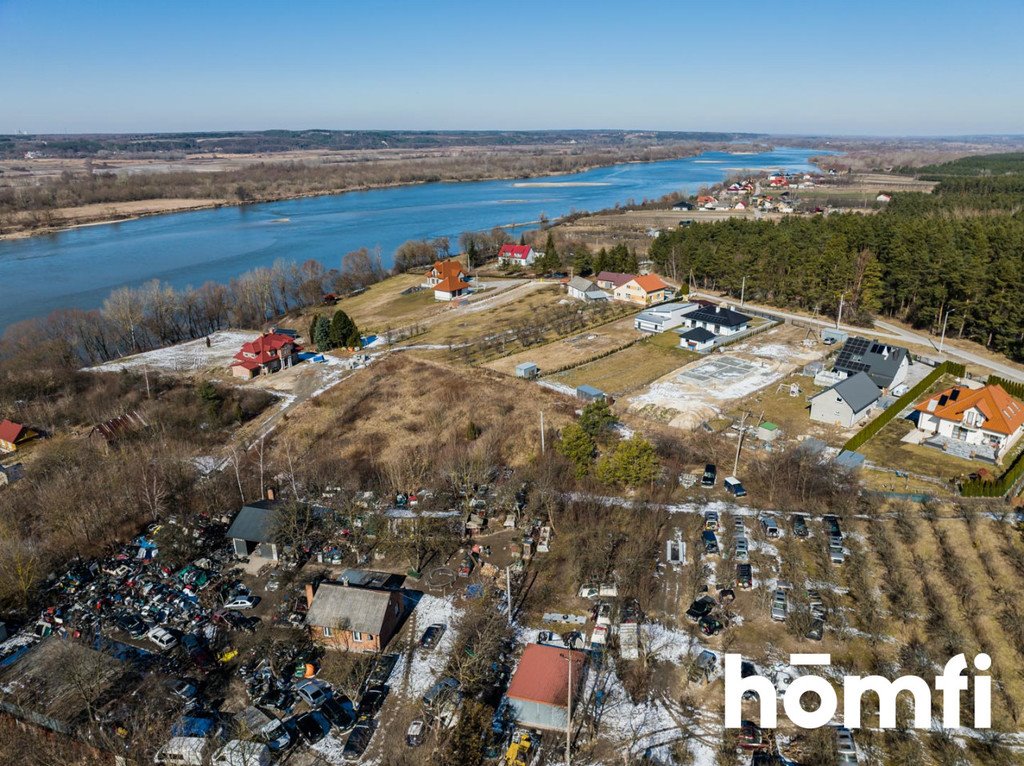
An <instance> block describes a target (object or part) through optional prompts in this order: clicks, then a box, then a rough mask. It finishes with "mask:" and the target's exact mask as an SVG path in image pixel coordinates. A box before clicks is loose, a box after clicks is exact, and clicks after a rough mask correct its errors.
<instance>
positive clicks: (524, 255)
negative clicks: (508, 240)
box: [498, 244, 541, 268]
mask: <svg viewBox="0 0 1024 766" xmlns="http://www.w3.org/2000/svg"><path fill="white" fill-rule="evenodd" d="M540 256H541V253H538V252H537V251H536V250H534V249H533V248H532V247H530V246H529V245H507V244H506V245H502V246H501V249H500V250H499V251H498V263H501V264H512V265H515V266H522V267H524V268H525V267H527V266H532V265H533V262H534V261H535V260H537V259H538V258H540Z"/></svg>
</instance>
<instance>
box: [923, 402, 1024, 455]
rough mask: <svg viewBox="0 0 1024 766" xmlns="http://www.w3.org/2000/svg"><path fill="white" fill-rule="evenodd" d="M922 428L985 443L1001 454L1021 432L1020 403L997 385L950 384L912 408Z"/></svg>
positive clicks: (1023, 417)
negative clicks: (976, 386) (973, 386)
mask: <svg viewBox="0 0 1024 766" xmlns="http://www.w3.org/2000/svg"><path fill="white" fill-rule="evenodd" d="M914 409H915V410H917V412H918V416H917V427H918V428H919V429H920V430H922V431H927V432H929V433H933V434H936V435H937V436H942V437H946V438H947V439H955V440H957V441H963V442H966V443H967V444H975V445H985V446H987V447H989V448H991V449H993V450H994V454H995V456H996V457H999V456H1001V455H1004V454H1005V453H1006V451H1007V450H1009V449H1010V447H1012V446H1013V445H1014V444H1015V443H1016V442H1017V440H1018V439H1020V437H1021V436H1022V435H1024V404H1021V403H1020V402H1019V401H1017V400H1016V399H1014V398H1013V397H1012V396H1010V395H1009V394H1008V393H1006V390H1005V389H1004V388H1003V387H1002V386H1000V385H988V386H984V387H983V388H975V389H970V388H966V387H964V386H953V387H952V388H947V389H946V390H945V391H940V392H939V393H937V394H933V395H932V396H930V397H928V398H927V399H925V400H924V401H923V402H921V403H920V404H918V405H917V406H916V407H915V408H914Z"/></svg>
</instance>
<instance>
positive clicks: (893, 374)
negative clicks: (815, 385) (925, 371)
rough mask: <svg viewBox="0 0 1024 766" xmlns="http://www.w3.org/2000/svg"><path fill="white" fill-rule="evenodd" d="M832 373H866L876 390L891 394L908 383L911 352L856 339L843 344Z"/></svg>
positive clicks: (899, 347) (886, 344)
mask: <svg viewBox="0 0 1024 766" xmlns="http://www.w3.org/2000/svg"><path fill="white" fill-rule="evenodd" d="M832 369H833V370H834V371H835V372H838V373H840V374H843V375H847V376H849V375H855V374H856V373H858V372H866V373H867V374H868V375H869V376H870V377H871V380H873V381H874V382H875V385H876V386H878V387H879V388H882V389H889V390H891V389H894V388H896V386H898V385H900V384H901V383H903V382H904V381H905V380H906V379H907V374H908V372H909V371H910V352H909V351H907V349H905V348H903V347H901V346H890V345H889V344H888V343H879V342H878V341H877V340H868V339H867V338H861V337H858V336H856V335H855V336H852V337H849V338H847V339H846V342H845V343H843V347H842V349H841V350H840V351H839V355H838V356H837V357H836V362H835V364H834V365H833V366H832Z"/></svg>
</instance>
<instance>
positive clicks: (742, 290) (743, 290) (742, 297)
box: [740, 276, 747, 306]
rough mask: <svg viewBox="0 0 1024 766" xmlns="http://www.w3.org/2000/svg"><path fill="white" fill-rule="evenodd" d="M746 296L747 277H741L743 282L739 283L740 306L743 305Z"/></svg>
mask: <svg viewBox="0 0 1024 766" xmlns="http://www.w3.org/2000/svg"><path fill="white" fill-rule="evenodd" d="M746 297H747V278H746V276H744V277H743V283H742V284H741V285H740V306H743V301H744V300H745V299H746Z"/></svg>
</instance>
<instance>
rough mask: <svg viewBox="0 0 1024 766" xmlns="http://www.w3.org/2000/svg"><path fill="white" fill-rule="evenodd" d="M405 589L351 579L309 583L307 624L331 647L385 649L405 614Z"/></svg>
mask: <svg viewBox="0 0 1024 766" xmlns="http://www.w3.org/2000/svg"><path fill="white" fill-rule="evenodd" d="M403 600H404V599H403V595H402V591H401V590H385V589H380V588H365V587H361V586H358V585H352V584H350V583H347V582H323V583H320V585H319V587H316V586H314V585H313V584H312V583H309V584H307V585H306V602H307V605H308V607H309V610H308V611H307V612H306V625H307V626H308V627H309V632H310V635H311V637H312V638H313V640H314V641H316V642H317V643H320V644H322V645H323V646H325V647H327V648H328V649H340V650H342V651H347V652H359V653H376V652H380V651H383V650H384V648H385V647H386V646H387V645H388V642H389V641H391V638H392V636H394V635H395V632H396V631H397V630H398V627H399V625H400V624H401V622H402V617H403Z"/></svg>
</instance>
